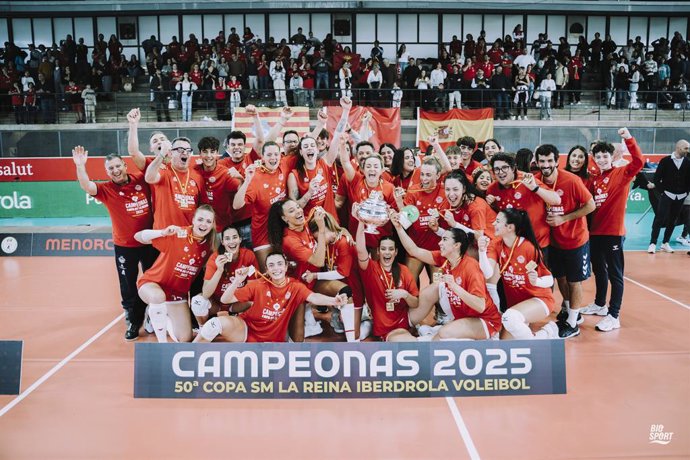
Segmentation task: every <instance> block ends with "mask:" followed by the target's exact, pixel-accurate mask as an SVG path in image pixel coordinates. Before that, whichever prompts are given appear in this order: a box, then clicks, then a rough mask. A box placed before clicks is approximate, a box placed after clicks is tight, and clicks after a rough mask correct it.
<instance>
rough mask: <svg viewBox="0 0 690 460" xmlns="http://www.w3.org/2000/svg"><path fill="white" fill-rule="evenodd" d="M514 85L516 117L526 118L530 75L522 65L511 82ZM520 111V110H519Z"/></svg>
mask: <svg viewBox="0 0 690 460" xmlns="http://www.w3.org/2000/svg"><path fill="white" fill-rule="evenodd" d="M513 86H514V87H515V101H514V102H515V106H516V107H517V119H518V120H522V119H523V116H524V119H525V120H527V104H528V103H529V86H530V77H529V75H527V72H526V71H525V68H524V67H520V69H519V70H518V74H517V76H516V77H515V81H514V83H513ZM521 111H522V112H521Z"/></svg>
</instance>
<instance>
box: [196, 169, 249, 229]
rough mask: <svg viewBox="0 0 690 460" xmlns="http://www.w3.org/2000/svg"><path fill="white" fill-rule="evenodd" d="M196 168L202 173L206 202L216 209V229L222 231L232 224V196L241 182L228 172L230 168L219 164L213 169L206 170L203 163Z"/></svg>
mask: <svg viewBox="0 0 690 460" xmlns="http://www.w3.org/2000/svg"><path fill="white" fill-rule="evenodd" d="M194 169H196V171H197V172H198V173H199V174H200V175H201V177H202V179H203V181H204V190H206V200H205V202H206V203H208V204H210V205H211V207H213V210H214V211H216V230H218V231H219V232H220V231H222V230H223V229H224V228H225V227H227V226H228V225H230V216H231V215H232V214H233V212H232V201H231V198H233V197H234V196H235V193H236V192H237V189H238V188H239V186H240V182H239V181H238V180H237V179H233V178H232V177H231V176H230V175H229V174H228V168H226V167H225V166H221V165H217V166H216V167H215V169H214V170H213V171H206V170H205V169H204V166H203V165H197V166H196V167H195V168H194Z"/></svg>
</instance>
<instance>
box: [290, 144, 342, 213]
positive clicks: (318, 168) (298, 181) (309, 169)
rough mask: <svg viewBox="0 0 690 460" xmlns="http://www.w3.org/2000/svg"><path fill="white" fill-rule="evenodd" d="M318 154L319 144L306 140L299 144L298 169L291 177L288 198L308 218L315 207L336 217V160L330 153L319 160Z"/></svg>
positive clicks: (296, 167)
mask: <svg viewBox="0 0 690 460" xmlns="http://www.w3.org/2000/svg"><path fill="white" fill-rule="evenodd" d="M318 153H319V151H318V149H317V146H316V140H314V139H312V138H311V137H308V136H305V137H303V138H302V139H301V140H300V141H299V156H297V161H296V164H295V169H293V170H292V171H290V174H289V175H288V180H287V187H288V195H289V196H290V198H291V199H293V200H295V201H297V203H298V204H299V205H300V207H302V209H304V212H305V214H309V213H310V212H311V210H312V209H314V208H316V207H322V208H323V209H324V210H325V211H326V212H328V213H329V214H331V215H333V216H337V214H336V209H335V194H334V193H333V188H332V184H331V180H332V179H333V175H332V173H331V168H332V167H333V161H332V158H333V157H332V155H329V154H328V153H327V154H326V156H325V157H324V158H322V159H319V158H318Z"/></svg>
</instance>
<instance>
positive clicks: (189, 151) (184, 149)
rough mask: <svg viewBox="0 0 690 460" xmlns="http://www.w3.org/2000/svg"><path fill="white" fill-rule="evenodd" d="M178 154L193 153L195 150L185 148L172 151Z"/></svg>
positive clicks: (176, 148)
mask: <svg viewBox="0 0 690 460" xmlns="http://www.w3.org/2000/svg"><path fill="white" fill-rule="evenodd" d="M171 150H173V151H175V152H177V153H192V152H193V151H194V150H193V149H186V148H184V147H175V148H173V149H171Z"/></svg>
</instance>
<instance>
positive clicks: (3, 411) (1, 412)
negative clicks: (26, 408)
mask: <svg viewBox="0 0 690 460" xmlns="http://www.w3.org/2000/svg"><path fill="white" fill-rule="evenodd" d="M124 317H125V313H124V312H122V314H120V316H118V317H117V318H115V319H114V320H112V321H111V322H110V324H108V325H107V326H105V327H104V328H103V329H101V330H100V331H98V332H97V333H96V334H95V335H94V336H93V337H91V338H90V339H89V340H87V341H86V342H84V343H83V344H82V345H81V346H80V347H79V348H77V349H76V350H74V351H73V352H72V353H70V354H69V355H68V356H67V357H66V358H65V359H63V360H62V361H60V362H59V363H57V364H56V365H55V366H54V367H53V368H52V369H51V370H49V371H48V372H46V373H45V374H43V376H42V377H41V378H40V379H38V380H36V381H35V382H34V383H33V384H32V385H31V386H30V387H29V388H27V389H26V390H24V391H23V392H22V393H21V394H20V395H19V396H17V397H16V398H14V399H13V400H12V401H10V403H9V404H7V405H6V406H5V407H3V408H2V409H0V417H2V416H3V415H5V414H6V413H7V412H9V411H10V409H12V408H13V407H14V406H16V405H17V404H19V403H20V402H22V400H23V399H24V398H26V397H27V396H29V395H30V394H31V393H33V392H34V390H35V389H36V388H38V387H39V386H41V384H43V382H45V381H46V380H48V379H49V378H50V377H52V376H53V374H55V373H56V372H57V371H59V370H60V369H62V368H63V367H64V366H65V364H67V363H68V362H70V361H71V360H72V359H73V358H74V357H75V356H77V355H78V354H79V353H81V352H82V351H84V349H85V348H86V347H88V346H89V345H91V344H92V343H93V342H95V341H96V340H98V338H99V337H100V336H102V335H103V334H105V333H106V332H108V330H109V329H110V328H111V327H113V326H114V325H115V324H117V323H118V322H119V321H121V320H122V318H124Z"/></svg>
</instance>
